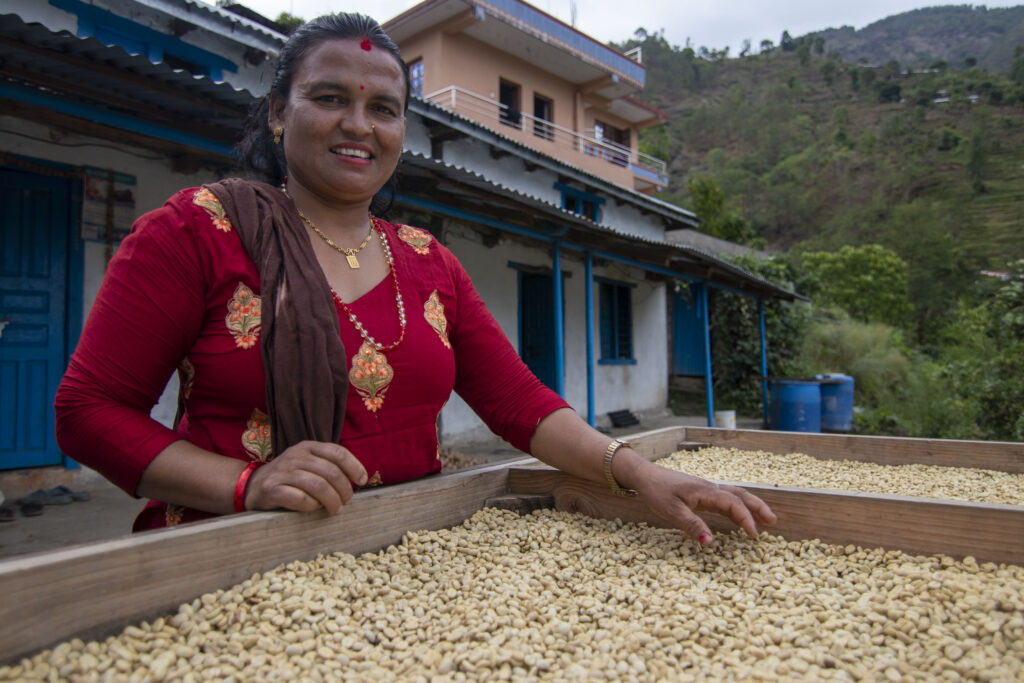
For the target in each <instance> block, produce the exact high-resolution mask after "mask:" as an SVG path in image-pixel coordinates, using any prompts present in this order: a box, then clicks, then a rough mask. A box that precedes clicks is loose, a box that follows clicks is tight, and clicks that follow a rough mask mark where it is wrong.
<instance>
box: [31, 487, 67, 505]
mask: <svg viewBox="0 0 1024 683" xmlns="http://www.w3.org/2000/svg"><path fill="white" fill-rule="evenodd" d="M70 502H71V496H69V495H68V494H66V493H63V492H61V491H58V490H57V489H50V490H49V491H44V490H43V489H39V490H38V491H33V492H32V493H30V494H28V495H27V496H25V497H23V498H19V499H18V505H23V504H25V503H38V504H40V505H67V504H68V503H70Z"/></svg>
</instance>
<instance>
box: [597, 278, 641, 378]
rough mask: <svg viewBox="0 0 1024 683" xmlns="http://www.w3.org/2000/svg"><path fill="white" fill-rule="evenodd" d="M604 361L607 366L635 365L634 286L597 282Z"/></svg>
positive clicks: (603, 281)
mask: <svg viewBox="0 0 1024 683" xmlns="http://www.w3.org/2000/svg"><path fill="white" fill-rule="evenodd" d="M597 286H598V288H599V290H598V294H599V296H598V299H599V308H600V311H599V320H600V324H601V359H600V361H599V362H600V363H603V364H605V365H615V364H633V363H636V360H634V358H633V305H632V292H631V290H632V285H629V284H627V283H624V282H615V281H613V280H605V279H603V278H602V279H597Z"/></svg>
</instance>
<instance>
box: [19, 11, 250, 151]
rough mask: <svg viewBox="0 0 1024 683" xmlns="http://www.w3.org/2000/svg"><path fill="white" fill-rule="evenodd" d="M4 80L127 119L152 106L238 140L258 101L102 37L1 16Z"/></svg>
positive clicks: (173, 120) (179, 120)
mask: <svg viewBox="0 0 1024 683" xmlns="http://www.w3.org/2000/svg"><path fill="white" fill-rule="evenodd" d="M0 36H2V37H3V38H4V40H2V41H0V63H2V68H0V78H2V79H3V80H4V81H5V82H7V83H9V84H11V85H17V86H20V87H23V88H27V89H31V90H34V91H36V92H41V93H46V94H49V95H56V96H60V97H62V98H64V99H66V100H68V101H70V102H76V103H79V104H82V105H85V106H90V107H99V108H103V109H105V110H110V111H116V112H118V113H121V114H130V115H138V112H139V109H138V108H140V107H145V108H146V110H147V111H149V112H151V113H152V114H153V115H154V116H155V117H156V119H155V120H159V119H161V118H163V119H166V121H168V122H171V123H173V124H176V125H178V126H180V125H182V124H183V123H186V122H187V124H188V125H192V126H201V127H210V128H213V129H218V130H222V131H223V133H224V134H225V135H226V136H229V137H230V138H231V139H234V138H235V137H236V136H237V132H238V130H240V128H241V126H242V122H243V120H244V116H245V114H246V112H247V111H248V108H249V107H250V106H251V105H252V102H253V95H252V94H251V93H249V92H248V91H245V90H236V89H234V88H233V87H231V86H230V85H228V84H227V83H215V82H213V81H212V80H210V79H209V78H208V77H205V76H195V75H193V74H192V73H190V72H188V71H185V70H182V69H174V68H172V67H170V66H169V65H167V64H165V63H157V64H154V63H153V62H151V61H149V59H147V58H146V57H145V56H142V55H132V54H128V52H126V51H125V50H124V48H121V47H118V46H111V47H108V46H106V45H104V44H103V43H101V42H100V41H98V40H96V39H95V38H78V37H77V36H74V35H72V34H70V33H67V32H65V31H60V32H56V33H54V32H52V31H50V30H49V29H47V28H46V27H45V26H42V25H41V24H26V23H24V22H23V21H22V20H21V18H20V17H18V16H17V15H15V14H0Z"/></svg>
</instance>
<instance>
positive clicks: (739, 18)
mask: <svg viewBox="0 0 1024 683" xmlns="http://www.w3.org/2000/svg"><path fill="white" fill-rule="evenodd" d="M207 1H208V2H212V0H207ZM241 2H242V3H243V4H245V5H248V6H249V7H251V8H252V9H254V10H256V11H257V12H259V13H260V14H263V15H265V16H268V17H270V18H272V19H273V18H274V17H276V16H277V15H278V14H279V13H280V12H282V11H286V12H291V13H292V14H295V15H297V16H300V17H302V18H303V19H311V18H313V17H315V16H317V15H320V14H324V13H326V12H337V11H347V12H351V11H357V12H363V13H364V14H369V15H370V16H372V17H373V18H374V19H376V20H378V21H380V22H381V23H383V22H384V21H387V20H388V19H390V18H391V17H393V16H395V15H396V14H399V13H400V12H403V11H405V10H406V9H409V8H410V7H413V6H415V5H417V4H418V1H416V0H347V1H344V2H339V1H338V0H241ZM572 2H573V0H534V1H532V2H531V3H530V4H532V5H534V6H535V7H538V8H540V9H542V10H544V11H545V12H547V13H548V14H551V15H554V16H555V17H557V18H558V19H561V20H562V21H564V22H566V23H572V21H571V19H572V9H571V7H572V5H571V3H572ZM575 4H576V24H575V25H576V28H578V29H579V30H580V31H582V32H584V33H586V34H588V35H590V36H591V37H593V38H596V39H598V40H600V41H601V42H605V43H606V42H609V41H616V42H622V41H624V40H626V39H627V38H629V37H630V36H631V35H632V34H633V31H634V30H636V29H637V28H639V27H643V28H645V29H647V30H648V31H649V32H652V33H653V32H655V31H657V30H659V29H662V28H663V29H665V38H666V39H667V40H668V41H669V42H670V43H672V44H674V45H680V46H682V45H685V44H686V40H687V38H689V39H690V41H691V44H692V45H693V47H695V48H696V47H700V46H701V45H706V46H707V47H709V48H723V47H725V46H726V45H728V46H729V47H730V54H732V55H735V54H736V53H737V52H738V51H739V49H740V46H741V44H742V43H743V40H744V39H746V38H749V39H750V42H751V43H752V44H753V46H754V48H755V49H756V48H757V46H758V45H759V44H760V43H761V40H763V39H765V38H768V39H769V40H772V41H773V42H775V43H778V42H779V37H780V36H781V35H782V32H783V31H784V30H788V31H789V32H790V34H791V35H793V36H799V35H803V34H805V33H810V32H811V31H818V30H821V29H826V28H833V27H836V28H837V27H839V26H843V25H850V26H853V27H854V28H863V27H865V26H867V25H868V24H870V23H872V22H875V21H878V20H879V19H884V18H885V17H887V16H889V15H891V14H899V13H900V12H905V11H907V10H912V9H917V8H919V7H929V6H934V5H941V4H966V3H942V2H937V1H935V0H933V1H932V2H926V1H925V2H922V1H920V0H855V1H854V2H841V3H840V2H834V1H832V0H718V1H717V2H708V0H700V1H698V0H634V1H633V2H629V1H628V0H575ZM979 4H980V3H979ZM984 4H985V6H987V7H990V8H991V7H1012V6H1014V5H1019V4H1021V2H1020V0H1016V1H1015V2H1000V1H999V0H994V1H992V2H986V3H984ZM625 8H628V11H626V12H623V10H624V9H625ZM624 14H625V15H627V16H623V15H624Z"/></svg>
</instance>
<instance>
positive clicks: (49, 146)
mask: <svg viewBox="0 0 1024 683" xmlns="http://www.w3.org/2000/svg"><path fill="white" fill-rule="evenodd" d="M0 149H3V150H4V151H6V152H9V153H11V154H18V155H22V156H27V157H32V158H35V159H42V160H45V161H53V162H58V163H63V164H68V165H72V166H78V165H88V166H94V167H97V168H104V169H107V168H109V169H112V170H114V171H116V172H118V173H127V174H130V175H133V176H135V180H136V186H135V215H136V218H137V217H138V216H141V215H142V214H144V213H146V212H147V211H151V210H153V209H156V208H159V207H160V206H161V205H162V204H163V203H164V202H165V201H166V200H167V198H168V197H170V196H171V195H172V194H174V193H175V192H177V191H178V190H180V189H182V188H185V187H191V186H194V185H200V184H202V183H206V182H211V181H214V180H217V179H218V176H217V175H215V174H214V173H213V172H212V171H202V172H199V173H195V174H190V175H186V174H181V173H175V172H174V171H173V170H172V169H171V167H170V163H169V162H168V161H166V160H164V158H162V157H160V155H159V154H158V153H156V152H153V151H152V150H145V149H139V148H133V147H130V146H128V145H122V144H118V143H114V142H108V141H106V140H99V139H96V138H91V137H86V136H83V135H75V134H62V133H56V132H54V133H53V135H51V131H50V129H49V128H47V127H46V126H42V125H38V124H35V123H32V122H29V121H26V120H24V119H18V118H14V117H11V116H0ZM154 157H157V158H154ZM72 229H74V230H75V234H74V237H75V238H77V236H78V234H79V233H78V226H72ZM84 246H85V249H84V262H85V263H84V273H83V282H82V315H83V319H84V317H85V316H87V315H88V314H89V309H90V308H92V303H93V301H95V300H96V292H97V291H98V290H99V286H100V282H101V281H102V280H103V273H104V272H105V271H106V266H107V263H106V244H104V243H102V242H91V241H90V242H85V245H84ZM177 387H178V380H177V376H176V375H175V376H173V377H171V379H170V384H169V385H168V388H167V389H166V390H165V391H164V395H163V396H162V397H161V399H160V402H159V403H158V404H157V405H156V407H154V409H153V413H152V414H153V417H154V418H156V419H158V420H160V421H161V422H163V423H164V424H170V423H171V421H172V420H173V419H174V413H175V409H176V403H175V402H176V400H177Z"/></svg>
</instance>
